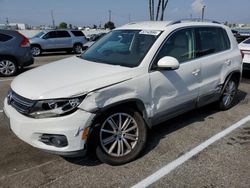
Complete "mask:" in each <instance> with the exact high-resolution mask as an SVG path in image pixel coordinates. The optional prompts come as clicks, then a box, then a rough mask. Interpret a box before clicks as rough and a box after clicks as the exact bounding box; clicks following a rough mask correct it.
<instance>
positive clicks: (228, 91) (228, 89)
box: [219, 78, 238, 110]
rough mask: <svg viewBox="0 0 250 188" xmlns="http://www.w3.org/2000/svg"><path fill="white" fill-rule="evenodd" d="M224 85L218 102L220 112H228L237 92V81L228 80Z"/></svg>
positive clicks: (233, 79)
mask: <svg viewBox="0 0 250 188" xmlns="http://www.w3.org/2000/svg"><path fill="white" fill-rule="evenodd" d="M225 84H226V85H225V87H224V90H223V92H222V95H221V97H220V100H219V109H220V110H228V109H229V108H231V107H232V106H233V103H234V101H235V97H236V94H237V91H238V81H237V79H235V78H230V80H228V81H227V82H226V83H225Z"/></svg>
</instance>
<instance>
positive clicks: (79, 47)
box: [73, 44, 83, 54]
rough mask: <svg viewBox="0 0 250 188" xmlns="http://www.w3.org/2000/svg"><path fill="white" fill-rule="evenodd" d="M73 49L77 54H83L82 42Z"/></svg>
mask: <svg viewBox="0 0 250 188" xmlns="http://www.w3.org/2000/svg"><path fill="white" fill-rule="evenodd" d="M73 51H74V53H76V54H81V53H82V51H83V50H82V44H75V45H74V47H73Z"/></svg>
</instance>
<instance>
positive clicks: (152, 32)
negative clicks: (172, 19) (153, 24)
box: [139, 30, 161, 36]
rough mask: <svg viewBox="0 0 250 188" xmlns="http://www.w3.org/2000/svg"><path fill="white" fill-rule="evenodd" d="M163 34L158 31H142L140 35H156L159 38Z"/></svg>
mask: <svg viewBox="0 0 250 188" xmlns="http://www.w3.org/2000/svg"><path fill="white" fill-rule="evenodd" d="M160 33H161V31H156V30H142V31H140V33H139V34H141V35H154V36H157V35H159V34H160Z"/></svg>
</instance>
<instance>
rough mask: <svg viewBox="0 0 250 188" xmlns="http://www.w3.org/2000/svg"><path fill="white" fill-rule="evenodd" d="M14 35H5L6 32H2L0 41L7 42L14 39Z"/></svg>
mask: <svg viewBox="0 0 250 188" xmlns="http://www.w3.org/2000/svg"><path fill="white" fill-rule="evenodd" d="M12 38H13V37H12V36H9V35H5V34H1V33H0V42H6V41H8V40H10V39H12Z"/></svg>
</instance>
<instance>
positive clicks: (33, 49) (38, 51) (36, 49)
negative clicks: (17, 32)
mask: <svg viewBox="0 0 250 188" xmlns="http://www.w3.org/2000/svg"><path fill="white" fill-rule="evenodd" d="M30 50H31V53H32V55H33V56H39V55H41V54H42V49H41V48H40V47H39V46H37V45H32V46H31V49H30Z"/></svg>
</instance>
